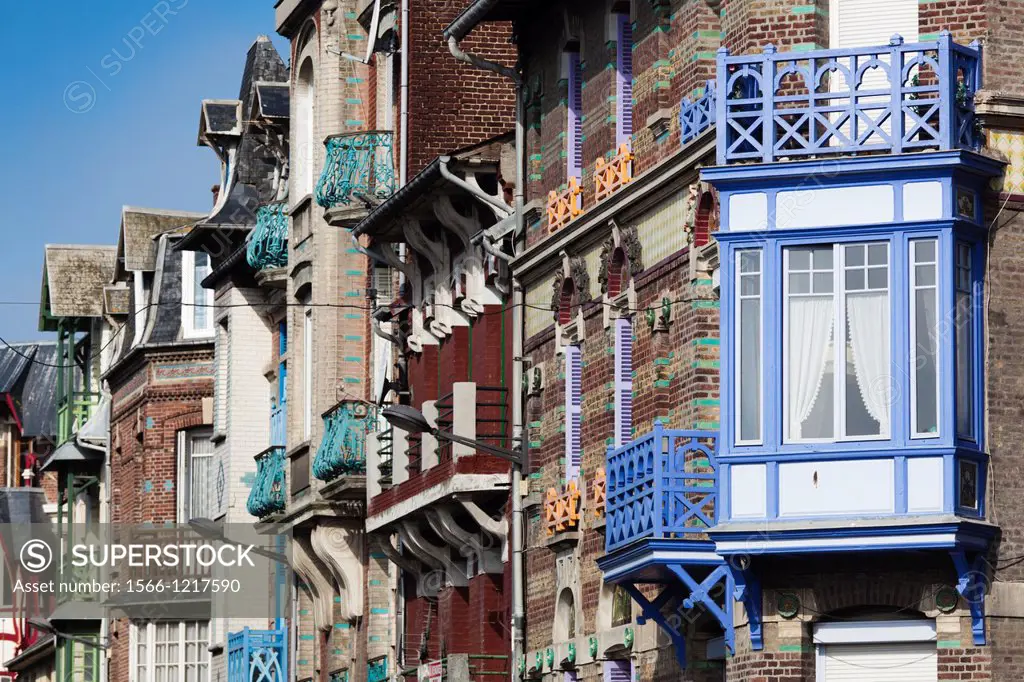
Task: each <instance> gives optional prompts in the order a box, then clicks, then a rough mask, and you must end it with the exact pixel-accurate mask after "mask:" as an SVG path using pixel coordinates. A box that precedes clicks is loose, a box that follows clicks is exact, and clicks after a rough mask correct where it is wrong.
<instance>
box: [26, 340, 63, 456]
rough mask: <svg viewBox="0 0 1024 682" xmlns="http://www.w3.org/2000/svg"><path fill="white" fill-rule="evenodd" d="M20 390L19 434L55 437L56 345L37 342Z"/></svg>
mask: <svg viewBox="0 0 1024 682" xmlns="http://www.w3.org/2000/svg"><path fill="white" fill-rule="evenodd" d="M35 345H36V353H35V356H34V358H33V362H32V364H31V365H30V366H29V368H28V374H27V375H26V376H25V385H24V386H23V387H22V390H21V435H22V436H23V437H25V438H54V439H56V437H57V369H58V368H57V365H58V364H60V363H59V361H58V359H57V345H56V344H54V343H37V344H35Z"/></svg>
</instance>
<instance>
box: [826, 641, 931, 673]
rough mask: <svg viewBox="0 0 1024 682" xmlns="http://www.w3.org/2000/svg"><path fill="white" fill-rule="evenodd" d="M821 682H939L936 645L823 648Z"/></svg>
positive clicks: (836, 646) (899, 644)
mask: <svg viewBox="0 0 1024 682" xmlns="http://www.w3.org/2000/svg"><path fill="white" fill-rule="evenodd" d="M818 665H819V666H820V667H822V668H824V671H823V674H822V671H819V675H818V680H819V682H936V680H938V674H939V673H938V653H937V651H936V648H935V642H907V643H898V644H827V645H821V653H820V655H819V657H818Z"/></svg>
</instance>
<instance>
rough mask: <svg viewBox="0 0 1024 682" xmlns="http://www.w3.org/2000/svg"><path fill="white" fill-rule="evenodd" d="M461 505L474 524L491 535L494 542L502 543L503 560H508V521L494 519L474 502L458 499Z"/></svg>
mask: <svg viewBox="0 0 1024 682" xmlns="http://www.w3.org/2000/svg"><path fill="white" fill-rule="evenodd" d="M458 502H459V504H461V505H462V508H463V509H465V510H466V513H468V514H469V516H470V518H472V519H473V522H474V523H475V524H476V525H478V526H479V527H480V530H482V531H483V532H485V533H487V534H488V535H490V536H491V537H492V538H494V540H496V541H498V542H500V543H501V556H502V559H503V560H505V559H508V519H506V518H501V519H494V518H491V517H490V516H488V515H487V513H486V512H485V511H484V510H483V509H481V508H480V505H478V504H477V503H476V502H474V501H473V500H468V499H463V498H458Z"/></svg>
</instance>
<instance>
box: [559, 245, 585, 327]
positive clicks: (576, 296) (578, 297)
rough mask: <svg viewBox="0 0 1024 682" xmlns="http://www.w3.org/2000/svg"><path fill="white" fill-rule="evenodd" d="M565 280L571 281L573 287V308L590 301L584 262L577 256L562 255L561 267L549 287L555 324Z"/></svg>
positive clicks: (560, 306) (560, 305)
mask: <svg viewBox="0 0 1024 682" xmlns="http://www.w3.org/2000/svg"><path fill="white" fill-rule="evenodd" d="M567 278H568V279H569V280H571V281H572V286H573V301H572V302H571V305H572V306H574V307H575V306H578V305H580V304H583V303H586V302H587V301H589V300H590V274H589V273H588V272H587V264H586V262H585V261H584V260H583V259H582V258H580V257H579V256H572V257H569V256H567V255H563V257H562V267H561V268H559V269H558V272H556V273H555V281H554V283H553V284H552V285H551V314H552V315H553V316H554V318H555V322H556V323H557V322H558V314H559V312H560V311H561V308H562V290H563V288H564V285H565V280H566V279H567Z"/></svg>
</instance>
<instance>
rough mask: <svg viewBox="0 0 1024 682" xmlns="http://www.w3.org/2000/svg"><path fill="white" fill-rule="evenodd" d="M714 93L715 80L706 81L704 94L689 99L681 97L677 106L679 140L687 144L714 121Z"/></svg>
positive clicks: (715, 104)
mask: <svg viewBox="0 0 1024 682" xmlns="http://www.w3.org/2000/svg"><path fill="white" fill-rule="evenodd" d="M715 95H716V93H715V81H713V80H711V81H708V82H707V85H706V86H705V87H704V94H703V95H701V96H700V97H698V98H697V99H695V100H694V101H692V102H691V101H690V99H689V98H683V101H682V104H681V106H680V107H679V142H680V144H683V145H685V144H687V143H689V142H690V140H694V139H696V138H697V136H698V135H700V134H701V133H703V132H704V131H705V130H707V129H708V128H710V127H711V126H712V125H714V123H715V107H716V106H717V98H716V96H715Z"/></svg>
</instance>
